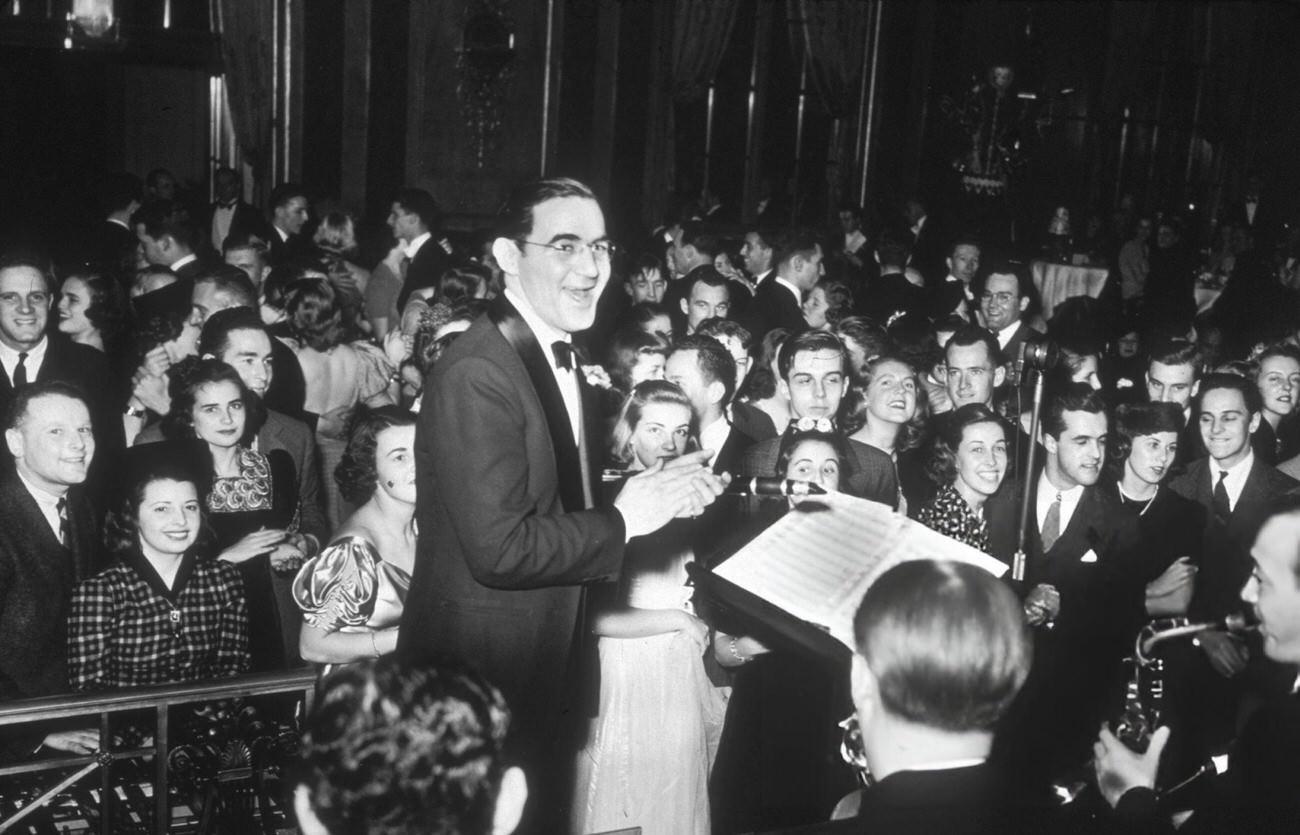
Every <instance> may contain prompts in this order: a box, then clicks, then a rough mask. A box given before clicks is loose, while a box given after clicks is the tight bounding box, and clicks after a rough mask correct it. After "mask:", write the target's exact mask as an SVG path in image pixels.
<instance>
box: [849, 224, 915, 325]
mask: <svg viewBox="0 0 1300 835" xmlns="http://www.w3.org/2000/svg"><path fill="white" fill-rule="evenodd" d="M910 237H911V236H910V234H908V233H907V232H906V230H902V229H896V228H893V227H886V228H885V229H884V230H882V231H881V233H880V237H879V238H878V239H877V241H876V263H877V264H878V265H879V266H880V274H879V275H878V276H876V277H874V278H872V279H871V281H870V282H869V284H868V292H867V293H865V294H861V295H862V298H861V299H859V300H858V309H859V310H861V311H862V315H864V316H866V317H867V318H869V319H871V320H872V321H873V322H876V323H877V324H879V325H880V326H881V327H886V328H887V327H889V326H890V324H892V323H893V321H894V320H895V319H898V318H900V317H903V316H924V315H927V314H928V309H927V304H926V302H927V300H928V296H927V295H926V292H925V286H924V285H923V284H915V283H913V281H912V279H911V278H910V277H909V276H908V272H907V266H908V264H909V263H910V262H911V260H912V247H911V242H910V241H909V238H910Z"/></svg>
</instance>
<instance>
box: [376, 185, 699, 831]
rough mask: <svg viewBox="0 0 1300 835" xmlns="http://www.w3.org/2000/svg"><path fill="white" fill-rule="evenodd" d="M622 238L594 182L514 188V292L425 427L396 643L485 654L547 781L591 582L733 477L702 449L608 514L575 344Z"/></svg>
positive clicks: (496, 249)
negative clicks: (627, 548)
mask: <svg viewBox="0 0 1300 835" xmlns="http://www.w3.org/2000/svg"><path fill="white" fill-rule="evenodd" d="M607 244H608V239H607V236H606V233H605V219H604V214H603V213H602V211H601V209H600V205H599V204H598V203H597V202H596V199H595V197H594V195H593V194H592V192H591V191H590V189H588V188H587V187H586V186H585V185H583V184H581V183H578V182H576V181H573V180H566V179H552V180H541V181H536V182H532V183H527V184H524V185H522V186H519V187H517V188H516V189H515V190H514V191H513V192H512V193H511V195H510V197H509V198H508V200H507V201H506V203H505V205H504V206H503V208H502V210H501V213H500V215H499V217H498V223H497V238H496V240H495V242H494V243H493V247H492V250H493V254H494V255H495V256H496V259H497V262H498V263H499V264H500V265H501V268H502V270H503V271H504V273H505V285H506V290H505V294H504V295H503V296H501V297H498V298H497V299H496V300H495V301H494V303H493V305H492V306H491V308H490V309H489V313H488V314H487V315H486V316H483V317H480V318H479V319H477V320H476V321H475V322H474V323H473V324H472V325H471V326H470V329H469V330H468V331H466V332H465V333H464V334H463V335H462V336H460V337H459V338H458V339H457V340H456V342H455V343H454V344H453V345H452V346H451V347H450V348H449V349H448V351H447V353H446V354H444V355H443V357H442V358H441V359H440V360H439V361H438V363H437V364H436V365H435V367H434V370H433V373H432V376H431V377H430V379H429V382H428V385H427V387H426V397H425V399H424V407H423V408H422V409H421V410H420V417H419V422H418V424H417V427H416V442H415V447H416V449H415V454H416V474H417V475H416V477H417V483H418V493H419V501H418V503H417V506H416V519H417V520H418V522H419V525H420V530H421V532H422V535H421V537H420V542H419V546H418V550H417V553H416V562H415V569H414V572H413V576H412V579H411V589H410V593H409V594H408V596H407V599H406V606H405V610H404V612H403V615H402V627H401V637H400V639H399V643H398V650H399V651H400V652H405V653H410V654H414V655H432V654H435V653H451V654H457V655H460V656H462V657H464V658H468V659H472V660H473V661H474V663H475V664H476V665H477V666H478V668H479V669H480V670H482V672H483V673H484V674H485V675H486V676H487V678H488V679H489V680H490V681H492V682H494V683H495V684H497V685H498V686H499V687H501V689H502V691H503V692H504V693H505V694H506V697H507V699H508V700H509V702H510V704H511V706H512V707H513V708H514V710H515V713H516V717H517V725H516V726H515V727H516V728H517V731H518V733H517V734H516V735H514V736H513V737H512V739H511V740H510V743H509V744H510V747H511V748H512V749H513V753H514V755H515V757H516V758H517V759H521V760H522V761H523V762H524V763H525V764H526V765H527V766H528V769H527V770H528V773H529V774H530V775H538V777H539V779H540V780H547V781H549V780H554V779H557V778H559V777H560V775H561V774H563V773H565V772H566V769H567V765H568V761H567V759H565V752H562V751H557V750H556V749H555V745H554V743H555V740H556V732H557V729H558V726H559V725H560V724H561V719H562V717H563V716H564V715H565V712H566V710H572V708H573V706H572V704H571V698H570V697H571V696H572V695H573V694H572V693H571V692H570V687H569V686H567V685H566V682H565V675H564V672H565V669H566V666H568V664H569V661H570V656H571V651H572V650H573V648H574V647H573V642H574V637H575V627H577V626H578V622H579V612H580V609H581V602H582V597H583V595H582V588H581V585H582V584H584V583H588V582H592V581H596V580H602V579H607V578H611V577H613V576H615V575H617V574H618V572H619V570H620V567H621V563H622V558H623V549H624V545H625V543H626V542H627V541H628V540H629V539H631V538H633V537H636V536H641V535H643V534H647V533H651V532H653V531H655V530H657V529H658V528H660V527H662V526H663V525H664V524H666V523H667V522H668V521H669V520H670V519H672V518H673V517H675V516H680V515H686V516H689V515H693V514H697V513H699V512H702V511H703V509H704V507H705V506H706V505H707V504H709V503H711V502H712V501H713V499H714V498H715V497H716V496H717V495H718V494H719V493H720V492H721V488H722V481H721V480H720V479H719V478H717V477H716V476H714V475H713V474H712V473H711V472H709V471H708V470H707V468H706V467H704V465H703V463H702V461H703V458H704V457H705V456H704V454H703V453H693V454H687V455H684V456H682V457H680V458H678V459H676V460H675V461H674V462H672V463H671V464H668V465H666V466H662V467H661V466H656V467H654V468H651V469H650V470H648V471H646V472H645V473H644V474H641V475H638V476H634V477H632V478H630V479H628V481H627V482H626V484H625V485H624V487H623V489H622V491H621V492H620V493H619V494H618V496H617V497H616V498H615V500H614V503H613V506H612V507H596V497H597V496H598V487H599V484H598V478H599V474H600V472H601V461H600V456H599V450H600V447H601V443H600V440H599V439H600V438H601V437H602V429H601V425H600V415H599V412H598V410H597V407H596V404H595V402H594V400H593V399H592V392H591V389H590V388H589V387H588V386H587V384H586V381H585V379H584V378H583V376H582V375H581V374H580V373H578V369H576V368H575V366H574V364H573V362H572V354H571V348H570V346H571V341H570V340H571V335H572V334H573V333H575V332H578V331H581V330H583V329H585V328H587V327H590V325H591V322H592V318H593V317H594V315H595V310H596V300H597V299H598V298H599V296H600V291H601V289H602V288H603V287H604V285H605V283H606V282H607V281H608V280H609V272H610V257H609V256H610V250H609V248H608V246H607ZM583 631H584V632H585V630H583ZM579 634H581V633H579ZM570 715H572V714H570ZM557 792H562V789H557V788H556V787H555V786H549V787H548V786H543V787H541V789H540V791H539V793H538V794H537V795H535V798H536V799H537V803H536V804H533V805H532V806H531V808H532V812H531V814H532V817H531V820H532V821H534V824H535V825H538V826H542V825H545V824H546V823H549V824H550V825H551V827H552V828H550V829H544V830H539V831H559V827H561V826H562V822H558V823H557V822H556V821H555V819H556V818H557V817H559V815H557V814H556V812H555V807H556V805H557V804H558V803H560V802H561V801H562V799H563V798H562V797H561V796H560V795H558V794H557Z"/></svg>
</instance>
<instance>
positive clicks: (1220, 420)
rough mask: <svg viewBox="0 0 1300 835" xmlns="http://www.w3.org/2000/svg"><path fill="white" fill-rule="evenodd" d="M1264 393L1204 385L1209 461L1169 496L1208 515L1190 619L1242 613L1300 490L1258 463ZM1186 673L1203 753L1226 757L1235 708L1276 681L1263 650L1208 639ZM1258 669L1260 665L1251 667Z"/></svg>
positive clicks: (1217, 377) (1210, 379)
mask: <svg viewBox="0 0 1300 835" xmlns="http://www.w3.org/2000/svg"><path fill="white" fill-rule="evenodd" d="M1261 409H1262V403H1261V399H1260V394H1259V389H1258V388H1257V387H1256V386H1255V384H1254V383H1253V382H1252V381H1248V380H1246V379H1244V378H1241V377H1238V376H1236V375H1234V374H1207V375H1206V376H1205V378H1204V379H1202V380H1201V384H1200V392H1199V394H1198V395H1197V397H1196V401H1195V408H1194V409H1193V415H1194V416H1195V418H1196V422H1197V425H1198V426H1199V427H1200V431H1201V436H1202V440H1203V441H1204V445H1205V448H1206V449H1207V450H1208V452H1209V455H1208V456H1207V457H1206V458H1203V459H1201V460H1199V461H1197V462H1195V463H1193V464H1192V465H1191V466H1190V467H1188V469H1187V472H1185V473H1183V474H1182V475H1180V476H1178V477H1177V478H1175V479H1174V480H1173V481H1172V482H1171V483H1170V485H1169V486H1170V489H1171V490H1173V491H1174V492H1175V493H1178V494H1179V495H1181V496H1184V497H1186V498H1188V499H1191V500H1192V501H1195V502H1197V503H1199V504H1200V505H1201V506H1202V507H1204V508H1205V509H1206V511H1207V513H1206V519H1205V530H1204V547H1203V549H1202V555H1203V556H1202V558H1201V564H1200V566H1199V567H1198V570H1197V574H1196V584H1195V589H1194V591H1193V593H1192V602H1191V604H1190V606H1189V607H1188V614H1189V615H1190V616H1191V617H1192V618H1193V619H1195V620H1215V619H1218V618H1221V617H1224V616H1225V615H1228V614H1231V613H1232V612H1235V611H1237V609H1238V608H1239V603H1238V600H1237V590H1238V589H1240V588H1241V587H1242V586H1243V585H1244V584H1245V582H1246V579H1247V577H1248V576H1249V574H1250V547H1251V544H1252V543H1253V541H1254V536H1255V533H1256V531H1258V530H1259V526H1260V524H1261V523H1262V522H1263V520H1264V519H1265V518H1266V517H1267V515H1268V511H1269V506H1270V503H1271V502H1272V501H1273V500H1274V499H1276V498H1277V497H1278V496H1279V495H1281V494H1283V493H1285V492H1288V491H1290V490H1293V489H1295V488H1296V487H1297V486H1300V484H1297V482H1295V481H1294V480H1292V479H1291V478H1288V477H1287V476H1284V475H1282V474H1281V473H1279V472H1278V471H1277V470H1275V469H1274V468H1273V467H1270V466H1268V465H1266V464H1265V463H1264V462H1263V461H1261V460H1259V459H1258V458H1257V457H1256V456H1255V454H1254V451H1253V450H1252V449H1251V444H1250V435H1251V432H1253V431H1254V430H1255V428H1257V427H1258V425H1259V421H1260V420H1261V419H1262V417H1261V415H1260V411H1261ZM1199 644H1200V647H1201V650H1202V653H1200V654H1199V655H1198V656H1197V662H1199V663H1194V664H1193V665H1192V666H1191V669H1189V670H1188V671H1187V676H1188V678H1189V682H1190V684H1189V688H1188V689H1189V692H1192V693H1194V694H1195V702H1196V704H1195V705H1194V706H1193V707H1192V710H1193V711H1195V713H1196V719H1197V724H1198V726H1199V727H1200V728H1201V734H1202V740H1203V743H1204V747H1205V748H1206V749H1207V750H1208V751H1210V752H1218V751H1221V750H1222V749H1223V748H1224V746H1226V745H1227V743H1228V741H1229V740H1230V739H1231V736H1232V733H1233V731H1234V730H1235V724H1236V723H1235V718H1236V708H1237V705H1238V704H1239V702H1240V700H1241V698H1242V696H1243V694H1244V692H1245V691H1246V690H1247V689H1253V690H1260V689H1263V690H1267V689H1268V687H1269V679H1270V678H1271V677H1272V674H1271V673H1270V671H1269V670H1268V669H1266V667H1267V666H1268V665H1265V664H1263V662H1262V659H1260V658H1259V648H1258V647H1254V648H1253V651H1252V647H1251V644H1250V643H1249V642H1248V641H1245V640H1243V639H1241V638H1238V637H1237V636H1234V635H1229V634H1227V633H1207V634H1206V635H1204V636H1202V637H1201V638H1200V640H1199ZM1252 661H1253V662H1254V663H1253V664H1252Z"/></svg>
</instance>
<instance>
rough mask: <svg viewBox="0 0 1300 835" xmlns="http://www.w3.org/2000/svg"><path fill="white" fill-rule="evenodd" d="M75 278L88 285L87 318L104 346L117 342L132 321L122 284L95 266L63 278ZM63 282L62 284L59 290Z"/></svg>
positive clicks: (64, 282) (61, 287)
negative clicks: (123, 294)
mask: <svg viewBox="0 0 1300 835" xmlns="http://www.w3.org/2000/svg"><path fill="white" fill-rule="evenodd" d="M74 278H75V279H77V280H78V281H80V282H81V283H82V284H84V285H86V294H87V296H88V299H87V302H88V304H87V305H86V319H87V320H88V321H89V322H90V324H92V325H94V326H95V329H96V330H97V331H99V335H100V336H101V337H102V338H103V340H104V344H105V347H108V346H110V345H113V344H115V343H116V342H117V339H118V337H119V336H121V335H122V333H123V332H124V331H125V330H126V327H127V324H128V322H129V321H130V316H129V314H128V312H127V307H126V299H125V298H123V296H122V285H121V284H119V283H118V281H117V279H115V278H114V277H113V276H111V275H109V274H108V273H106V272H102V271H100V270H96V269H93V268H84V269H79V270H73V271H72V272H70V273H68V274H67V275H66V276H64V277H63V284H67V283H68V281H69V280H70V279H74ZM63 284H61V285H60V286H59V290H60V292H62V289H63ZM177 333H180V331H179V330H177ZM173 338H174V337H173Z"/></svg>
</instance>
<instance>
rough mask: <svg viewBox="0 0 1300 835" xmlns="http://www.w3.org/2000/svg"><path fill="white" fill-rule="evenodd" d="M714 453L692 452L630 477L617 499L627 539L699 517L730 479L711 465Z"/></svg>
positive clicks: (615, 501)
mask: <svg viewBox="0 0 1300 835" xmlns="http://www.w3.org/2000/svg"><path fill="white" fill-rule="evenodd" d="M712 456H713V452H712V450H707V449H702V450H699V451H697V452H689V453H687V454H685V455H682V456H680V457H678V458H675V459H673V460H672V461H669V462H668V463H667V464H665V463H664V462H663V461H657V462H655V465H654V466H653V467H651V468H649V469H648V470H645V471H644V472H641V473H638V474H637V475H634V476H632V477H631V478H629V479H628V480H627V483H626V484H624V485H623V489H622V491H620V492H619V494H618V498H616V499H614V507H615V508H616V509H617V510H618V512H619V513H620V514H621V515H622V516H623V524H624V527H625V529H626V531H627V538H628V539H631V538H633V537H636V536H644V535H645V534H648V533H653V532H654V531H657V530H659V529H660V528H662V527H663V526H664V525H666V524H668V522H669V521H670V520H671V519H674V518H680V517H691V516H699V515H700V514H701V513H703V512H704V508H706V507H708V506H709V505H711V504H713V502H714V500H715V499H717V497H718V496H720V495H722V490H723V488H725V487H726V486H727V484H728V483H729V482H730V480H731V479H730V477H729V476H727V477H719V476H717V475H715V474H714V473H713V471H712V470H710V469H709V468H708V466H707V462H708V460H709V458H711V457H712Z"/></svg>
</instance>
